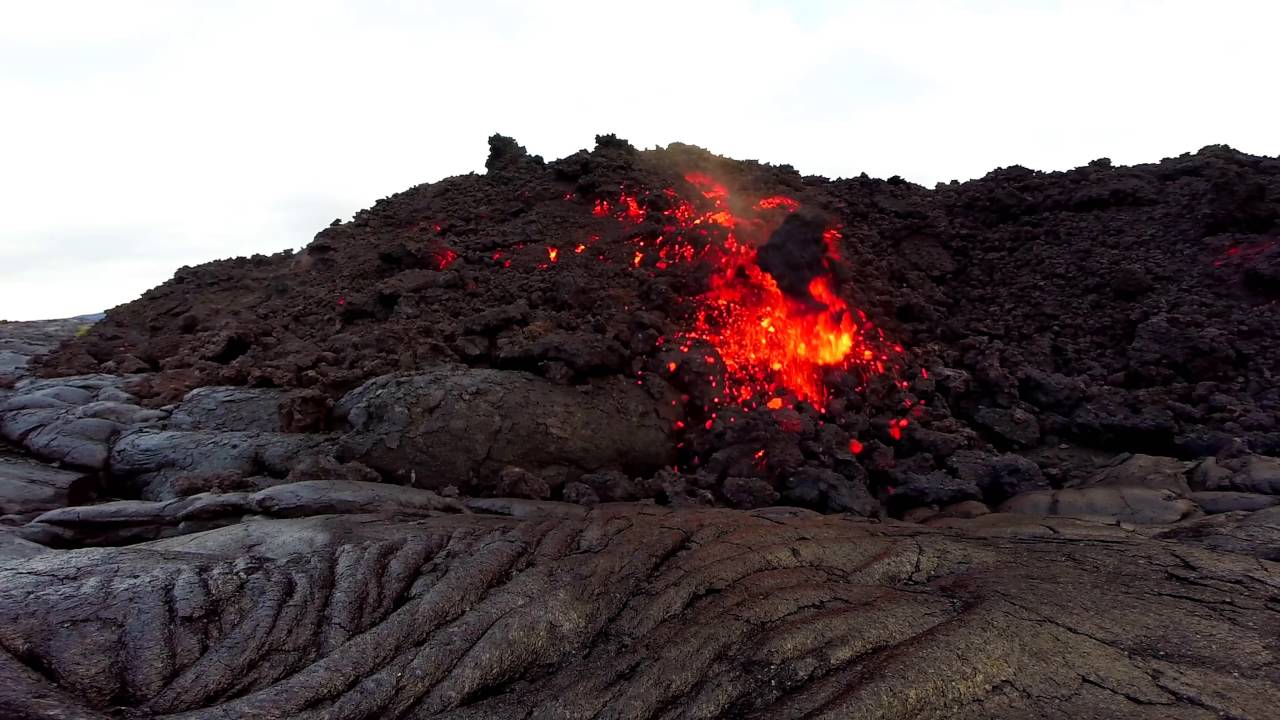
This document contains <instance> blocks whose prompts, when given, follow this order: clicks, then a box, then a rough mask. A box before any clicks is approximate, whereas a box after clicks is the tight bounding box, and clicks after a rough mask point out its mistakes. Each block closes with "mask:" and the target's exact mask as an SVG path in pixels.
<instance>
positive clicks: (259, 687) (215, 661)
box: [0, 501, 1280, 720]
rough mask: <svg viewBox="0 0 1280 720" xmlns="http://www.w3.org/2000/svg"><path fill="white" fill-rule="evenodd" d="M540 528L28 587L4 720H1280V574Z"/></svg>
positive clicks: (252, 555) (1095, 536)
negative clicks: (116, 718)
mask: <svg viewBox="0 0 1280 720" xmlns="http://www.w3.org/2000/svg"><path fill="white" fill-rule="evenodd" d="M522 502H524V503H525V504H526V506H527V510H526V511H525V513H526V516H525V517H523V518H517V517H483V516H478V515H452V516H442V517H432V518H426V519H423V520H418V521H412V522H409V521H404V522H392V521H387V520H378V519H374V518H370V517H361V516H347V517H319V518H306V519H294V520H272V521H260V522H251V523H244V524H241V525H237V526H234V527H228V528H223V529H219V530H213V531H210V532H206V533H201V534H197V535H189V536H185V537H181V538H173V539H169V540H162V541H157V542H151V543H148V544H145V545H140V546H135V547H132V548H118V549H90V550H75V551H66V552H55V553H44V554H40V555H35V556H33V557H29V558H26V559H18V560H13V561H10V562H7V563H2V564H0V644H2V648H3V649H2V650H0V671H3V674H4V677H5V678H6V682H5V683H3V684H0V716H4V717H18V718H29V717H74V718H103V717H106V716H107V713H113V714H114V713H117V712H124V713H126V714H128V715H129V716H130V717H138V718H150V717H160V716H165V717H175V716H176V717H181V718H184V719H186V720H214V719H215V718H216V719H219V720H221V719H224V718H233V717H234V718H242V717H254V718H319V717H330V718H357V717H366V718H367V717H387V718H428V717H431V718H451V719H457V720H462V719H466V720H484V719H493V720H497V719H499V718H511V717H530V718H533V717H536V718H548V719H551V720H554V719H557V718H584V717H601V718H639V717H651V718H653V717H682V718H717V717H742V718H775V719H784V720H785V719H787V718H801V717H805V718H817V717H823V718H827V717H829V718H844V717H876V718H902V719H905V718H937V719H941V718H948V719H950V718H958V719H962V720H963V719H965V718H970V719H974V720H977V719H978V718H983V719H987V718H1010V719H1012V718H1041V717H1073V718H1083V717H1092V718H1116V717H1125V718H1139V719H1149V720H1157V719H1158V720H1166V719H1169V718H1172V719H1175V720H1177V719H1183V720H1193V719H1194V720H1210V719H1212V718H1220V717H1232V718H1253V719H1257V720H1264V719H1265V718H1270V717H1274V709H1275V707H1277V705H1278V704H1280V671H1277V668H1278V667H1280V663H1278V662H1277V657H1276V654H1277V645H1276V642H1275V638H1276V630H1277V627H1280V624H1278V623H1280V614H1278V610H1277V607H1276V605H1275V602H1274V596H1275V593H1276V588H1277V587H1280V574H1278V571H1277V569H1276V566H1275V565H1274V564H1271V563H1266V562H1261V563H1260V562H1259V561H1258V560H1257V559H1255V558H1253V557H1247V556H1242V555H1235V554H1232V553H1229V552H1214V551H1211V550H1208V549H1205V548H1203V547H1200V545H1203V543H1200V542H1194V543H1192V544H1183V543H1179V542H1173V541H1156V540H1152V539H1150V538H1147V537H1145V536H1143V535H1140V534H1137V533H1133V532H1126V531H1124V530H1121V529H1119V528H1115V527H1105V526H1098V525H1090V524H1087V523H1080V522H1079V521H1053V520H1043V519H1035V520H1030V521H1027V520H1020V519H1018V518H1017V517H1016V516H1008V515H1003V516H998V515H988V516H984V517H982V518H978V519H977V520H973V521H967V520H953V521H951V522H952V523H955V524H956V527H957V528H959V529H952V530H933V529H929V528H925V527H921V526H912V525H904V524H898V523H888V524H876V523H868V522H865V521H855V520H850V519H846V518H840V517H821V516H817V515H815V514H813V513H810V512H807V511H802V510H789V511H783V510H779V509H769V510H761V511H755V512H752V513H743V512H736V511H727V510H698V511H669V510H665V509H662V508H655V507H652V506H649V507H647V508H646V507H642V506H634V505H631V506H627V505H613V506H606V507H603V508H598V509H595V510H592V511H589V512H588V511H582V514H580V515H577V516H575V515H573V514H568V515H566V514H559V513H554V512H549V513H539V511H538V508H541V507H550V506H549V505H548V504H546V503H541V504H540V503H532V502H530V501H522ZM578 510H581V509H580V508H579V509H578ZM1219 517H1227V516H1219ZM970 524H971V525H970ZM966 527H968V528H969V529H965V528H966ZM1254 532H1255V533H1261V534H1264V535H1265V534H1266V533H1270V535H1269V536H1268V537H1270V538H1271V541H1272V542H1274V539H1275V537H1276V534H1277V532H1280V531H1277V529H1276V528H1275V527H1274V526H1267V525H1258V526H1256V527H1255V528H1254ZM1262 539H1266V538H1262ZM54 578H56V579H57V581H56V582H52V579H54Z"/></svg>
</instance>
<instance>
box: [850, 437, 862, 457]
mask: <svg viewBox="0 0 1280 720" xmlns="http://www.w3.org/2000/svg"><path fill="white" fill-rule="evenodd" d="M862 450H863V446H862V443H861V442H860V441H859V440H858V439H857V438H853V439H852V440H850V441H849V452H851V453H853V454H854V455H859V454H861V453H862Z"/></svg>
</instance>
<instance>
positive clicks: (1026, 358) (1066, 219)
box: [0, 137, 1280, 720]
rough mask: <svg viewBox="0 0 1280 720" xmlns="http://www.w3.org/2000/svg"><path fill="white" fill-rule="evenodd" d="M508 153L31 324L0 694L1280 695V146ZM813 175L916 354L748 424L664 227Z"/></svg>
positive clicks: (16, 369) (596, 697)
mask: <svg viewBox="0 0 1280 720" xmlns="http://www.w3.org/2000/svg"><path fill="white" fill-rule="evenodd" d="M492 150H493V152H492V155H491V157H490V162H489V171H488V173H487V174H485V175H483V176H466V177H462V178H453V179H450V180H446V181H443V182H441V183H438V184H436V185H431V186H421V187H419V188H414V189H411V190H410V191H407V192H406V193H402V194H401V195H398V196H395V197H393V198H390V199H388V200H385V201H382V202H380V203H379V204H378V205H377V206H375V207H374V208H373V209H371V210H368V211H363V212H362V213H360V214H358V215H357V216H356V218H355V220H353V221H352V222H349V223H335V225H334V226H333V227H331V228H329V229H327V230H325V231H323V232H321V233H320V234H319V235H318V236H317V238H316V240H315V241H314V242H313V243H312V244H311V245H310V246H308V248H307V249H306V250H305V251H304V252H303V253H301V254H298V255H293V254H281V255H277V256H272V257H270V258H263V257H257V258H251V259H237V260H230V261H224V262H219V263H211V264H209V265H206V266H201V267H200V268H184V269H182V270H180V271H179V272H178V273H177V275H175V278H174V279H173V280H171V281H170V282H169V283H166V284H165V285H163V286H161V287H160V288H157V289H155V290H153V291H151V292H149V293H148V294H147V295H145V296H144V297H143V298H141V299H140V300H138V301H136V302H134V303H130V304H128V305H125V306H122V307H121V308H116V309H114V310H112V311H110V312H109V313H107V315H106V317H105V318H101V319H99V318H96V317H94V318H79V319H73V320H66V321H51V322H45V323H0V438H3V440H2V441H0V718H9V717H13V718H108V717H145V718H150V717H172V718H193V719H194V718H210V719H213V718H218V719H229V718H294V717H301V718H322V717H323V718H335V719H336V718H476V719H479V718H510V717H522V718H565V719H568V718H620V719H621V718H672V719H675V718H718V717H730V718H828V717H829V718H848V717H865V718H904V719H905V718H1040V717H1044V718H1072V719H1075V718H1118V717H1124V718H1153V719H1154V718H1206V719H1208V718H1257V719H1260V720H1262V719H1268V718H1273V717H1276V710H1275V709H1276V708H1277V707H1280V663H1278V662H1277V658H1276V655H1277V653H1278V652H1280V564H1277V563H1278V562H1280V458H1278V457H1277V453H1278V452H1280V432H1278V431H1277V427H1278V426H1277V410H1280V394H1278V393H1280V390H1278V389H1277V386H1276V384H1275V382H1274V378H1275V375H1276V373H1277V372H1280V365H1277V358H1280V332H1277V328H1280V314H1278V313H1277V312H1276V307H1277V306H1276V299H1277V298H1280V285H1277V284H1276V280H1277V277H1280V276H1278V275H1277V267H1280V266H1278V265H1277V262H1280V248H1277V242H1276V232H1277V231H1280V224H1278V223H1280V163H1277V161H1275V160H1271V159H1267V158H1251V157H1249V156H1245V155H1242V154H1239V153H1235V152H1234V151H1231V150H1229V149H1226V148H1206V149H1205V150H1204V151H1201V152H1200V153H1197V154H1196V155H1188V156H1184V157H1182V158H1177V159H1173V160H1169V161H1165V162H1163V163H1161V164H1159V165H1150V166H1139V167H1135V168H1113V167H1111V166H1110V164H1109V163H1107V162H1105V161H1099V162H1096V163H1094V164H1091V165H1090V166H1088V167H1086V168H1080V169H1078V170H1076V171H1072V172H1070V173H1060V174H1054V175H1045V174H1040V173H1032V172H1031V171H1025V170H1023V169H1019V168H1010V169H1006V170H1002V171H997V172H995V173H992V175H990V176H988V177H987V178H984V179H982V180H980V181H974V182H973V183H966V184H964V185H953V186H942V187H939V188H937V189H935V190H933V191H927V190H924V189H923V188H918V187H916V186H912V185H910V184H908V183H903V182H901V181H899V180H897V179H891V180H889V181H877V180H870V179H866V178H863V179H855V180H847V181H835V182H832V181H827V180H825V179H823V178H808V177H801V176H799V175H798V174H797V173H795V172H794V171H793V170H791V169H790V168H785V167H783V168H774V167H770V166H762V165H758V164H752V163H736V162H734V161H729V160H725V159H723V158H715V157H714V156H710V155H709V154H707V153H704V152H702V151H699V150H696V149H693V148H688V147H684V146H680V147H675V146H673V147H672V148H668V149H666V150H661V151H646V152H645V153H639V152H637V151H635V150H634V149H633V148H630V146H628V145H626V144H625V143H623V142H621V141H618V140H616V139H614V138H610V137H603V138H600V142H599V143H598V146H597V148H596V149H595V150H594V151H592V152H590V153H588V152H585V151H584V152H583V153H579V154H577V155H575V156H571V157H570V158H565V159H562V160H558V161H553V162H551V163H543V162H542V160H541V159H539V158H532V157H530V156H528V155H527V154H526V153H524V152H523V150H522V149H520V148H519V147H518V146H516V145H515V144H514V142H512V141H510V140H507V139H505V138H498V137H495V139H494V141H493V143H492ZM676 166H679V167H680V172H673V171H672V168H674V167H676ZM691 166H692V167H693V169H694V170H695V171H696V172H695V173H685V171H686V170H688V169H689V168H690V167H691ZM697 173H708V174H713V175H715V176H716V177H718V178H720V179H721V180H722V181H723V182H725V183H728V184H730V185H731V186H732V187H733V188H734V192H735V193H739V192H740V193H742V194H743V195H745V196H746V197H748V198H751V202H756V200H755V199H756V198H765V199H766V200H768V199H772V204H770V203H766V202H765V201H764V200H760V201H759V202H757V203H756V208H757V209H759V208H761V207H765V208H766V209H765V210H761V211H759V212H758V213H757V214H754V215H753V214H752V213H753V212H755V211H752V210H749V209H743V208H742V207H740V206H736V205H733V204H731V203H728V202H727V201H723V195H721V192H722V191H723V188H721V187H719V186H708V185H707V184H706V183H705V182H704V181H702V180H699V181H697V182H694V181H692V180H688V179H687V178H690V177H692V178H695V179H696V178H698V177H700V176H699V175H698V174H697ZM708 187H710V188H712V189H711V190H709V191H708V190H707V188H708ZM699 192H704V193H705V195H706V197H705V201H706V203H711V204H710V205H707V204H706V203H704V204H702V205H697V203H685V204H680V203H681V202H683V201H682V200H681V197H682V196H684V195H688V194H690V193H692V194H694V195H698V193H699ZM779 193H786V195H785V196H784V195H781V194H779ZM699 197H700V196H699ZM781 197H785V198H787V199H789V201H794V202H796V203H797V204H802V205H804V206H805V207H817V208H820V209H822V210H823V211H824V212H827V213H829V214H831V215H832V216H834V217H835V218H836V219H837V220H838V221H839V225H840V228H841V232H842V233H843V236H842V237H843V240H842V242H843V245H840V246H839V247H836V248H835V251H836V253H835V256H833V258H832V259H831V261H830V263H829V264H828V265H827V266H826V267H828V268H829V269H830V271H831V273H832V276H831V277H832V282H833V283H836V284H837V285H838V287H839V288H840V292H841V293H842V296H843V297H845V298H846V299H847V300H849V301H850V302H851V303H852V304H853V306H854V307H858V308H862V309H864V310H865V315H866V318H867V320H866V321H867V322H868V323H869V324H871V325H874V326H876V327H879V328H883V329H884V332H885V334H886V337H888V338H890V339H889V340H888V341H887V342H889V343H896V342H901V343H902V345H903V346H905V347H904V348H903V349H902V350H901V351H900V355H895V359H894V361H893V367H892V368H890V369H889V370H885V371H881V372H878V373H876V374H874V375H875V376H871V375H868V374H867V373H862V374H859V372H861V371H859V372H855V371H853V370H849V371H848V372H840V373H835V372H833V373H829V374H828V375H827V376H826V377H825V378H823V381H824V382H825V383H826V384H827V389H828V390H829V392H830V395H829V397H827V398H825V401H824V402H821V403H819V402H817V401H815V400H814V399H813V398H809V399H806V398H803V397H799V396H798V395H796V394H787V393H785V392H781V391H779V397H777V398H776V402H774V401H772V400H771V401H770V402H769V403H768V404H765V403H763V402H761V403H760V404H758V405H752V406H749V407H729V406H728V405H727V404H725V403H720V404H716V403H715V402H714V400H715V397H714V396H715V395H716V394H717V393H719V392H720V391H721V389H722V388H724V387H725V386H724V385H723V383H724V381H725V375H723V374H722V372H723V371H722V368H723V367H724V365H725V360H724V355H722V354H720V352H719V350H718V349H717V348H716V347H708V346H707V345H705V344H699V342H700V341H699V340H697V339H692V340H689V339H681V338H682V335H681V333H682V332H683V333H686V334H687V333H688V331H689V328H690V327H691V326H690V325H689V324H688V322H689V317H690V316H689V313H690V310H691V308H690V302H691V300H693V299H695V298H699V297H705V295H704V294H705V293H706V292H707V291H708V287H707V282H706V275H707V273H708V268H707V266H706V264H705V263H703V264H699V263H690V264H688V265H680V264H677V263H676V262H675V261H674V260H672V261H671V263H670V265H669V264H668V256H665V255H660V254H658V253H657V252H654V251H655V249H656V248H657V245H655V244H654V243H655V242H656V241H655V238H656V237H658V236H661V237H669V236H671V235H672V233H675V232H677V231H678V232H680V233H684V234H685V235H684V236H682V238H684V239H682V242H684V240H687V239H688V237H693V236H695V235H697V236H698V237H699V238H701V240H699V242H707V243H715V242H722V241H724V240H725V237H726V236H727V234H728V233H729V232H730V231H731V230H732V231H733V232H737V233H739V234H740V235H741V234H745V233H746V232H747V230H745V229H744V228H748V227H751V223H768V222H776V220H777V217H778V216H777V215H771V214H770V213H775V212H779V211H777V210H776V207H778V206H782V207H783V208H784V210H785V208H786V207H787V205H786V203H783V202H782V201H781V200H778V199H777V198H781ZM792 198H794V200H791V199H792ZM722 201H723V202H722ZM700 202H701V201H700ZM748 204H749V203H748ZM695 205H696V206H697V207H696V208H695ZM766 206H767V207H766ZM730 210H732V211H733V212H735V213H738V215H739V216H738V217H732V216H728V215H725V216H723V217H721V215H722V214H723V213H728V212H729V211H730ZM698 213H702V214H698ZM717 217H720V218H721V219H714V218H717ZM672 218H676V219H674V220H673V219H672ZM690 218H697V219H696V220H690ZM726 218H727V219H726ZM672 223H674V225H673V224H672ZM680 223H685V225H687V227H685V226H681V227H676V225H679V224H680ZM668 228H670V229H668ZM685 236H687V237H685ZM667 247H671V246H670V245H668V246H667ZM676 247H678V248H680V249H679V252H684V251H685V249H686V248H688V247H689V246H687V245H679V246H676ZM579 248H580V249H579ZM553 251H554V252H553ZM712 270H714V268H713V269H712ZM685 343H687V345H685ZM864 369H865V368H864ZM718 383H719V384H718ZM761 400H762V401H763V398H761ZM820 405H821V406H820ZM904 408H905V409H904Z"/></svg>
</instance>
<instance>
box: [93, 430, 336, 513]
mask: <svg viewBox="0 0 1280 720" xmlns="http://www.w3.org/2000/svg"><path fill="white" fill-rule="evenodd" d="M333 452H334V449H333V440H332V438H329V437H327V436H324V435H304V434H284V433H268V432H218V431H192V432H182V431H175V430H147V429H142V430H134V431H131V432H128V433H126V434H124V435H122V436H121V437H120V438H119V439H118V440H117V441H116V442H115V444H114V445H113V446H112V450H111V457H110V467H111V473H112V475H113V476H114V477H115V478H116V479H117V482H118V484H119V485H121V486H124V488H125V489H128V490H132V491H133V492H135V493H136V495H137V496H138V497H141V498H143V499H147V500H163V499H168V498H172V497H176V496H177V495H179V494H182V493H181V492H180V487H181V484H182V482H183V480H184V478H189V477H191V476H193V475H196V476H202V477H204V478H208V477H209V476H210V475H211V474H220V473H229V474H231V475H232V476H233V477H251V476H255V475H268V476H274V477H285V476H287V475H288V474H289V473H290V472H291V471H292V470H293V469H294V468H295V467H297V465H298V464H299V463H301V462H303V460H304V459H305V458H307V457H310V456H317V455H319V456H324V455H332V453H333Z"/></svg>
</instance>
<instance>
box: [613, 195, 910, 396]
mask: <svg viewBox="0 0 1280 720" xmlns="http://www.w3.org/2000/svg"><path fill="white" fill-rule="evenodd" d="M685 179H686V180H687V181H688V182H689V183H691V184H692V185H693V186H694V187H696V188H697V189H698V191H699V192H701V193H702V195H703V196H704V197H705V198H706V200H708V201H709V202H710V204H711V209H710V210H708V211H705V212H701V213H699V212H697V211H695V210H694V208H693V207H692V206H691V205H690V204H689V203H687V202H686V201H684V200H682V199H680V198H679V197H678V195H677V194H676V193H675V192H674V191H672V190H670V189H668V190H666V191H664V194H665V195H666V198H667V200H668V201H669V203H668V205H667V207H666V208H665V209H664V210H663V212H662V215H663V216H664V221H665V222H666V223H667V225H666V226H665V227H664V234H663V235H662V236H661V237H658V238H656V239H651V240H648V241H646V240H645V239H643V238H637V239H636V240H635V241H634V242H636V244H637V245H638V246H639V249H638V250H637V251H636V254H635V258H634V262H633V264H634V265H635V266H636V267H640V266H641V263H642V262H643V260H644V258H645V257H646V253H647V252H648V251H650V250H656V261H655V262H654V264H653V267H654V268H656V269H658V270H664V269H666V268H667V267H669V266H670V265H671V264H674V263H687V262H695V261H707V262H709V263H710V264H711V268H712V269H711V276H710V278H709V288H708V290H707V292H705V293H704V294H703V295H701V296H700V297H698V298H697V299H696V301H695V310H694V312H693V313H692V317H693V321H692V324H691V327H689V328H688V329H687V330H686V331H685V332H684V333H683V339H682V340H681V342H682V347H684V348H687V347H688V346H689V343H690V342H691V341H703V342H705V343H707V344H708V345H710V346H711V347H713V348H714V349H715V351H716V352H717V353H718V354H719V357H720V359H721V360H722V361H723V364H724V371H725V373H724V380H723V387H722V390H723V392H722V397H720V398H718V400H720V403H721V404H728V403H736V404H739V405H741V406H743V407H747V408H752V407H755V406H756V405H759V404H765V405H767V406H768V407H770V408H773V409H777V408H780V407H781V406H782V404H783V401H782V400H781V397H782V396H786V395H788V394H789V395H790V396H792V397H793V398H794V400H797V401H801V400H802V401H807V402H808V403H810V404H812V405H814V406H815V407H817V408H819V409H820V410H821V409H824V408H825V405H826V402H827V399H828V390H827V384H826V382H825V380H826V378H825V374H826V373H827V372H828V371H832V370H836V371H844V372H853V371H859V370H861V371H862V372H863V376H864V377H865V376H866V375H869V374H873V373H883V372H884V371H885V367H886V364H887V363H888V362H889V361H890V354H891V353H895V352H901V350H902V349H901V347H898V346H891V345H890V344H889V343H887V342H885V340H884V335H883V333H882V332H880V331H879V330H878V329H877V328H876V327H874V326H873V325H872V324H871V323H870V322H868V321H867V318H866V315H865V314H863V313H862V312H861V311H855V310H853V309H851V308H850V307H849V306H848V304H847V303H846V302H845V300H844V299H843V298H842V297H841V296H840V294H839V292H838V290H837V286H836V282H835V277H834V274H833V268H834V264H835V263H836V262H837V261H838V258H839V247H838V242H839V240H840V234H839V231H838V230H837V229H836V228H832V227H825V226H823V225H821V224H815V223H816V222H817V221H815V220H814V219H812V218H802V217H801V216H798V215H794V213H797V212H798V211H799V210H800V204H799V203H798V202H796V201H795V200H793V199H791V198H789V197H785V196H771V197H767V198H763V199H761V200H760V201H758V202H757V203H755V204H754V205H753V206H751V214H750V215H744V216H739V215H737V214H735V213H734V212H733V211H732V210H731V209H730V202H729V200H730V195H729V192H728V191H727V190H726V189H725V187H724V186H723V185H721V184H719V183H717V182H715V181H713V180H712V179H711V178H709V177H707V176H705V175H702V174H700V173H691V174H689V175H687V176H686V177H685ZM610 208H617V209H618V210H619V211H618V212H617V213H616V217H617V219H618V220H620V221H623V222H628V221H629V222H641V221H643V212H642V211H639V209H638V204H637V200H636V196H635V195H634V194H629V193H626V192H624V193H623V194H622V196H621V198H620V200H619V201H618V202H617V203H616V204H612V205H611V204H610V203H608V202H604V201H601V202H599V203H597V204H596V206H595V211H596V213H597V214H604V213H609V209H610ZM602 209H603V210H604V213H602V212H601V210H602ZM609 214H615V213H609ZM766 237H767V238H769V242H767V243H761V240H762V239H763V238H766ZM646 242H647V245H648V246H647V247H646Z"/></svg>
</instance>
